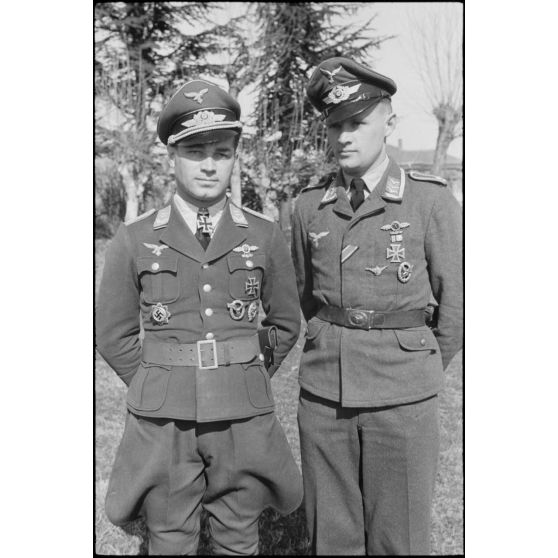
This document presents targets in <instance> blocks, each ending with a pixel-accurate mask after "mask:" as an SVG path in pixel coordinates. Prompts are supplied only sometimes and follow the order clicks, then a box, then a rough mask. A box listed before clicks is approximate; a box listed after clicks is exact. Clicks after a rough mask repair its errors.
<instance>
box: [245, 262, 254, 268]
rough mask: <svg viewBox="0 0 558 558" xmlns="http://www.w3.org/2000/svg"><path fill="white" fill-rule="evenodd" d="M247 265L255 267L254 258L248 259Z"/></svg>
mask: <svg viewBox="0 0 558 558" xmlns="http://www.w3.org/2000/svg"><path fill="white" fill-rule="evenodd" d="M246 267H254V262H253V261H252V260H248V261H247V262H246Z"/></svg>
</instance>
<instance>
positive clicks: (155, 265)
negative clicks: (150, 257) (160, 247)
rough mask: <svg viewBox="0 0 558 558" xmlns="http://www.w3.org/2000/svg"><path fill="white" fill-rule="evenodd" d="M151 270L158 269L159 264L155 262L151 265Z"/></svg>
mask: <svg viewBox="0 0 558 558" xmlns="http://www.w3.org/2000/svg"><path fill="white" fill-rule="evenodd" d="M151 269H152V270H153V271H157V270H158V269H159V264H158V263H157V262H155V263H152V264H151Z"/></svg>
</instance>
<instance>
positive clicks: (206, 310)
mask: <svg viewBox="0 0 558 558" xmlns="http://www.w3.org/2000/svg"><path fill="white" fill-rule="evenodd" d="M205 315H206V316H213V308H206V309H205Z"/></svg>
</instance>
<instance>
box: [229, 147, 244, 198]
mask: <svg viewBox="0 0 558 558" xmlns="http://www.w3.org/2000/svg"><path fill="white" fill-rule="evenodd" d="M240 163H241V157H240V156H239V157H238V159H237V160H236V163H235V165H234V167H233V171H232V174H231V197H232V199H233V201H234V202H235V203H237V204H238V205H241V204H242V186H241V182H240V171H241V169H240ZM238 194H240V195H239V196H238V198H240V199H237V195H238Z"/></svg>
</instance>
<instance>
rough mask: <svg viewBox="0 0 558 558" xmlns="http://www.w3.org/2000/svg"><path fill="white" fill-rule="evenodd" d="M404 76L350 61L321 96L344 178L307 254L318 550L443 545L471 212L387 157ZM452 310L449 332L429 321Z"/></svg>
mask: <svg viewBox="0 0 558 558" xmlns="http://www.w3.org/2000/svg"><path fill="white" fill-rule="evenodd" d="M395 91H396V85H395V83H394V82H393V81H392V80H391V79H389V78H387V77H385V76H383V75H380V74H378V73H377V72H374V71H372V70H370V69H369V68H366V67H365V66H363V65H361V64H358V63H355V62H354V61H352V60H349V59H346V58H331V59H328V60H325V61H324V62H322V63H321V64H320V65H319V66H318V67H317V69H316V71H315V72H314V73H313V75H312V76H311V78H310V82H309V84H308V88H307V93H308V97H309V99H310V101H311V102H312V104H313V105H314V106H315V107H316V108H317V109H318V110H319V111H320V112H322V114H323V116H324V118H325V122H326V125H327V131H328V140H329V143H330V145H331V147H332V149H333V152H334V154H335V157H336V159H337V161H338V163H339V167H340V169H339V172H337V174H332V175H330V176H326V177H325V178H324V179H323V180H322V181H320V182H319V183H318V184H317V185H316V186H313V187H309V188H306V189H305V190H304V191H303V192H302V193H301V195H300V197H299V198H298V200H297V203H296V207H295V212H294V217H293V237H292V252H293V258H294V261H295V271H296V274H297V282H298V292H299V297H300V300H301V304H302V309H303V313H304V316H305V318H306V320H307V322H308V330H307V334H306V344H305V347H304V353H303V356H302V360H301V365H300V385H301V394H300V401H299V415H298V420H299V428H300V440H301V453H302V473H303V479H304V492H305V509H306V516H307V521H308V529H309V532H310V536H311V540H312V548H313V551H314V552H316V553H318V554H365V553H366V554H369V555H374V554H380V555H382V554H428V553H429V550H430V549H429V539H430V512H431V503H432V493H433V487H434V480H435V476H436V468H437V459H438V452H439V427H438V409H437V405H438V399H437V394H438V392H439V391H440V390H441V389H442V385H443V370H444V369H445V368H446V367H447V365H448V363H449V362H450V360H451V359H452V357H453V356H454V355H455V353H456V352H457V351H458V350H459V349H460V348H461V342H462V271H461V210H460V207H459V205H458V203H457V202H456V200H455V199H454V198H453V196H452V195H451V193H450V192H449V190H448V188H446V187H445V183H444V181H443V180H442V179H439V178H437V177H434V176H427V175H422V174H418V173H415V172H408V173H406V172H404V171H403V170H402V169H401V168H400V167H399V166H398V165H397V164H396V163H395V161H393V160H391V159H389V157H388V156H387V155H386V149H385V138H386V137H387V136H388V135H389V134H390V133H391V131H392V130H393V128H394V126H395V115H394V114H393V112H392V108H391V96H392V95H393V94H394V93H395ZM432 300H435V301H436V303H437V317H438V322H437V329H430V328H429V327H427V325H425V315H428V312H427V311H426V309H427V308H428V306H429V303H430V302H431V301H432Z"/></svg>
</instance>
